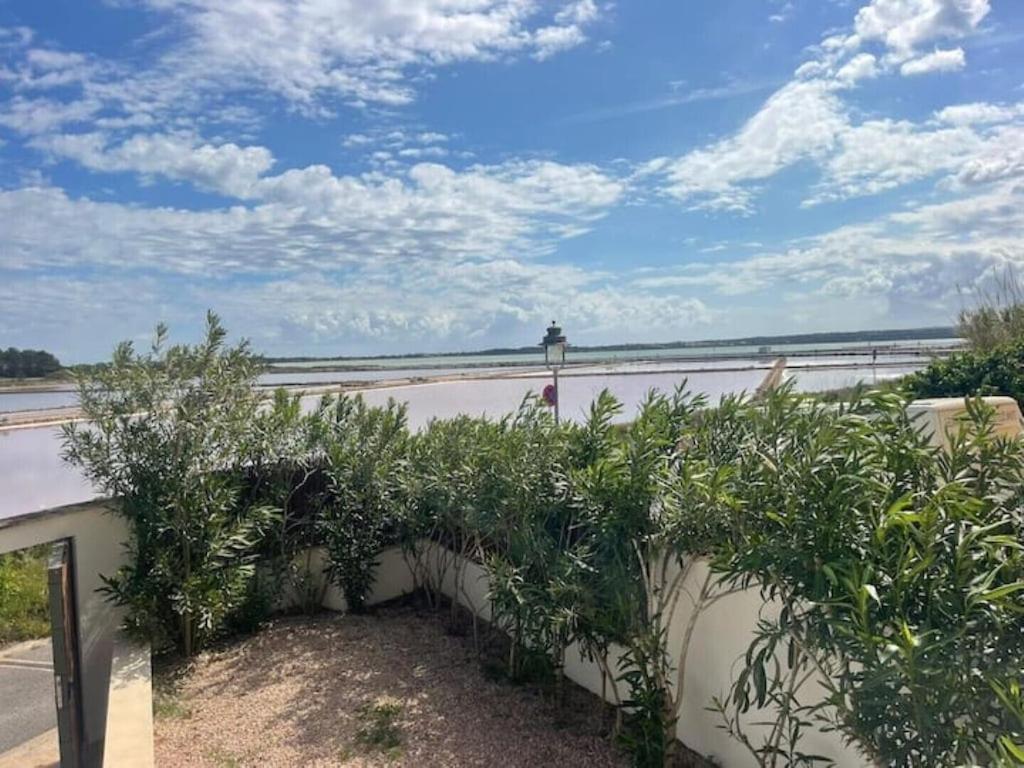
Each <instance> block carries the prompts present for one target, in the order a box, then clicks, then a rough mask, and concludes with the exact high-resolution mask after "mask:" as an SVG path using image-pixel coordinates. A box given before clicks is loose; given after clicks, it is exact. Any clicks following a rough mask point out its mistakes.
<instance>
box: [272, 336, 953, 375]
mask: <svg viewBox="0 0 1024 768" xmlns="http://www.w3.org/2000/svg"><path fill="white" fill-rule="evenodd" d="M962 343H963V340H962V339H928V340H923V341H917V340H912V339H911V340H907V341H899V342H888V341H887V342H861V341H858V342H846V343H839V344H778V345H775V346H772V347H769V350H770V352H769V354H771V355H796V354H811V353H816V352H825V353H828V352H856V351H862V352H865V353H866V354H868V355H870V354H871V350H873V349H877V350H879V354H881V352H882V350H887V349H899V350H914V349H919V350H926V349H927V348H929V347H953V346H958V345H960V344H962ZM759 354H762V353H761V347H759V346H755V345H749V346H735V347H733V346H720V347H700V348H674V349H652V348H641V349H631V350H628V351H618V352H608V351H598V352H574V351H573V350H572V347H570V348H569V352H568V355H567V356H568V360H569V362H571V363H572V362H607V361H619V360H652V359H653V360H657V359H659V358H680V359H684V358H692V359H695V360H696V359H701V358H709V357H720V356H729V357H745V356H751V355H759ZM541 358H542V353H541V351H540V349H539V348H538V350H537V352H535V353H520V354H512V355H471V354H466V355H452V356H434V357H426V356H425V357H417V358H412V359H410V358H399V359H391V360H388V359H374V358H348V359H345V358H339V359H336V360H317V361H312V362H307V363H287V364H286V365H288V366H290V367H296V368H313V367H316V366H323V365H344V366H350V367H353V368H408V367H409V366H410V364H414V365H416V366H418V367H424V368H427V367H434V366H442V367H450V366H453V365H457V364H461V365H530V364H534V363H536V362H537V361H538V360H540V359H541Z"/></svg>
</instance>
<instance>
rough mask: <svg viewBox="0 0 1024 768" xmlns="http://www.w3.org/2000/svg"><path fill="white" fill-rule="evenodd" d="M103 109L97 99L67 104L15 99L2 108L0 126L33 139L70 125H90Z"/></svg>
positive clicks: (0, 108) (16, 97) (43, 99)
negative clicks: (38, 135)
mask: <svg viewBox="0 0 1024 768" xmlns="http://www.w3.org/2000/svg"><path fill="white" fill-rule="evenodd" d="M101 107H102V105H101V103H100V102H99V101H97V100H95V99H77V100H72V101H66V102H65V101H57V100H54V99H47V98H31V99H30V98H24V97H22V96H15V97H14V98H13V99H11V100H10V101H8V102H7V103H6V104H4V105H3V106H2V107H0V125H3V126H6V127H7V128H10V129H12V130H15V131H17V132H18V133H23V134H28V135H30V136H31V135H35V134H40V133H47V132H49V131H54V130H57V129H59V128H61V127H63V126H65V125H69V124H81V123H86V122H89V121H91V120H93V119H94V118H95V116H96V114H97V113H98V112H99V111H100V109H101Z"/></svg>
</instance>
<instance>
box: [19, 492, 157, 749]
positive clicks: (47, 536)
mask: <svg viewBox="0 0 1024 768" xmlns="http://www.w3.org/2000/svg"><path fill="white" fill-rule="evenodd" d="M61 539H70V540H71V541H72V546H73V550H74V565H75V569H74V579H75V601H76V606H75V607H76V609H77V612H78V639H79V645H80V650H81V664H82V669H81V691H82V721H83V722H82V726H83V732H84V733H83V736H84V755H83V758H84V760H83V763H84V766H85V768H93V767H94V766H96V767H98V766H127V765H131V766H133V767H134V766H138V767H139V768H146V766H151V765H153V723H152V695H151V688H150V664H149V649H148V648H144V647H139V646H137V645H133V644H131V643H129V642H128V641H127V640H126V639H125V638H124V636H123V634H122V633H121V632H120V630H119V627H120V626H121V622H122V618H123V613H122V611H121V610H120V609H119V608H117V607H116V606H114V605H113V604H111V603H110V602H109V601H108V600H107V599H106V598H105V597H104V596H103V595H102V594H100V593H98V592H97V591H96V590H97V589H98V588H99V587H101V586H102V584H103V582H102V580H101V579H100V574H110V573H113V572H114V571H116V570H117V569H118V568H119V567H120V566H121V565H122V564H123V563H124V557H125V551H124V542H125V541H127V540H128V529H127V527H126V526H125V523H124V521H123V520H122V519H121V518H120V517H117V516H116V515H113V514H110V512H109V511H108V508H107V506H106V505H105V504H104V503H103V502H93V503H89V504H76V505H72V506H68V507H59V508H57V509H52V510H47V511H45V512H36V513H32V514H28V515H23V516H21V517H16V518H10V519H4V520H0V554H3V553H6V552H13V551H15V550H19V549H25V548H26V547H33V546H35V545H37V544H49V543H51V542H54V541H58V540H61ZM127 754H130V755H131V760H130V761H128V762H126V761H124V760H123V758H124V756H125V755H127Z"/></svg>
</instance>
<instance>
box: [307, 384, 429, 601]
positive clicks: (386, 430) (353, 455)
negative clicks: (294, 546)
mask: <svg viewBox="0 0 1024 768" xmlns="http://www.w3.org/2000/svg"><path fill="white" fill-rule="evenodd" d="M319 412H320V413H321V414H322V417H323V419H324V422H323V424H324V431H323V435H322V438H323V456H324V459H323V462H324V463H323V471H324V474H325V476H326V478H327V489H326V492H325V493H324V494H323V496H322V498H321V500H320V507H319V517H318V527H319V532H320V535H321V536H322V537H323V543H324V546H325V547H326V549H327V573H328V576H329V578H330V579H331V580H332V581H333V582H335V583H336V584H337V585H338V586H339V587H340V588H341V589H342V591H343V592H344V594H345V601H346V603H347V604H348V607H349V610H352V611H354V612H360V611H362V610H363V609H364V607H365V605H366V599H367V597H368V596H369V594H370V591H371V589H372V588H373V579H374V573H373V571H374V568H375V567H376V565H377V560H376V558H377V553H378V552H380V550H381V549H382V548H383V547H384V546H386V545H387V544H391V543H394V542H395V541H396V540H397V533H396V529H397V526H398V519H399V516H400V513H399V512H398V511H397V510H398V507H399V506H400V505H401V498H402V496H401V492H402V487H403V486H402V474H403V472H404V468H405V465H406V455H407V450H406V445H407V442H408V437H409V433H408V430H407V429H406V415H405V412H406V409H405V406H404V405H398V404H397V403H395V402H394V401H393V400H389V401H388V404H387V405H386V406H384V407H383V408H372V407H369V406H367V405H366V403H365V402H364V401H363V399H362V397H359V396H356V397H346V396H344V395H342V396H340V397H338V398H337V399H334V400H332V399H331V398H329V397H327V398H325V399H324V400H323V401H322V402H321V407H320V411H319Z"/></svg>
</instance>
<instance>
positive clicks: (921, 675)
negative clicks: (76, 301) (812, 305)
mask: <svg viewBox="0 0 1024 768" xmlns="http://www.w3.org/2000/svg"><path fill="white" fill-rule="evenodd" d="M1007 364H1008V363H1007ZM257 371H258V365H257V363H256V361H255V360H254V359H253V358H252V357H251V355H250V354H249V353H248V350H247V348H246V347H245V346H244V345H242V346H238V347H233V348H227V347H225V345H224V334H223V331H222V329H221V328H220V326H219V324H218V323H216V321H215V318H211V323H210V329H209V334H208V338H207V340H206V342H204V343H203V344H200V345H198V346H196V347H173V348H170V349H165V348H164V347H163V346H162V334H161V335H160V337H159V341H158V344H157V346H156V348H155V349H154V351H153V352H152V353H151V354H149V355H142V356H140V355H137V354H136V353H135V352H134V351H133V350H132V348H131V347H130V345H125V346H122V347H121V348H119V349H118V352H117V353H116V354H115V357H114V361H113V363H112V364H111V365H110V366H106V367H103V368H102V369H99V370H98V371H97V372H90V373H89V374H87V375H85V376H84V377H83V378H82V380H81V382H80V390H81V397H82V403H83V408H84V409H85V411H86V414H87V415H88V416H89V418H90V420H91V421H92V424H91V425H90V426H89V427H69V428H68V429H67V430H66V432H65V447H66V456H67V458H68V459H69V460H70V461H73V462H75V463H77V464H79V465H81V466H82V467H83V468H84V469H85V470H86V473H87V475H88V476H89V477H90V478H92V479H93V480H94V482H96V483H97V484H98V485H99V487H101V488H102V489H103V490H104V491H106V492H107V493H109V494H110V495H112V496H115V497H117V499H118V501H117V510H118V513H119V514H122V515H124V516H125V518H126V519H127V520H128V522H129V525H130V529H131V532H132V538H131V541H130V542H129V544H130V555H131V557H130V562H129V564H128V565H127V566H126V567H125V568H123V569H122V570H121V571H119V572H118V573H116V574H111V575H108V576H107V584H108V591H109V596H110V597H111V599H114V600H116V601H117V602H119V603H121V604H123V605H125V606H126V607H127V609H128V622H129V626H130V627H132V628H134V629H135V630H136V631H138V632H140V633H141V634H143V635H145V636H147V637H149V638H150V639H151V641H153V642H154V643H155V644H157V645H162V646H171V647H175V648H177V649H178V650H180V651H182V652H185V653H191V652H194V651H195V650H196V649H197V648H199V647H201V646H202V644H203V643H205V642H208V641H209V640H210V639H211V638H212V637H215V636H216V635H217V634H218V633H219V632H222V631H225V628H226V627H228V626H229V625H230V624H231V620H232V618H231V617H233V616H234V617H237V616H238V615H239V612H240V611H243V612H244V611H245V610H246V609H247V606H248V607H251V606H252V604H253V602H254V600H255V598H254V597H253V596H254V595H256V596H258V595H260V594H262V593H261V592H260V589H263V588H265V587H266V584H263V585H262V586H261V585H260V584H257V583H256V580H257V579H258V578H259V574H260V572H261V569H260V568H257V563H258V562H259V563H262V564H263V565H272V564H276V567H277V569H278V570H279V571H283V572H284V573H285V575H286V577H287V574H288V573H290V572H291V571H290V568H291V564H292V562H293V560H294V559H295V556H296V555H298V554H300V553H302V552H303V551H307V550H308V549H309V548H310V547H313V546H322V547H324V549H325V551H326V553H327V574H328V576H329V577H330V579H331V580H333V581H334V582H335V583H336V584H338V585H339V586H340V587H341V589H342V590H343V591H344V593H345V596H346V598H347V601H348V603H349V605H350V607H351V608H352V609H353V610H358V609H360V608H362V607H363V606H364V605H365V600H366V597H367V595H368V594H369V592H370V590H371V589H372V585H373V577H374V576H373V574H374V565H375V561H376V556H377V554H378V552H379V551H380V549H381V548H382V547H384V546H387V545H390V544H400V545H401V546H402V548H403V551H404V554H405V556H406V559H407V562H408V563H409V565H410V568H411V569H412V571H413V573H414V577H415V579H416V582H417V584H418V585H419V586H420V587H421V588H422V591H423V593H424V594H425V595H426V596H427V599H428V600H429V601H430V602H431V603H432V604H434V605H436V606H440V605H441V602H442V601H441V600H440V596H441V592H442V589H441V586H442V581H444V582H446V583H447V584H448V585H449V588H450V585H454V599H453V600H452V601H451V604H452V611H453V613H452V616H453V619H454V618H455V616H456V613H457V611H458V609H459V607H460V605H462V606H466V607H470V608H480V606H469V605H468V599H469V598H468V594H467V590H466V585H465V580H466V573H465V571H466V563H468V562H476V563H478V564H480V565H481V566H482V567H483V568H484V569H485V571H486V572H487V574H488V577H489V584H490V592H489V595H488V599H489V600H490V603H491V610H492V617H493V623H494V625H495V626H497V627H500V628H501V629H502V630H504V632H505V633H507V635H508V636H509V638H510V640H511V642H510V643H509V656H508V660H507V674H508V676H509V677H510V678H512V679H519V678H522V677H524V676H525V672H526V664H527V662H528V661H531V662H532V661H533V660H538V659H539V660H541V661H542V662H543V666H544V668H546V669H547V670H548V671H549V673H550V675H551V678H552V681H553V683H554V686H553V690H554V692H555V697H556V700H557V699H560V691H561V681H562V680H563V678H564V663H565V652H566V648H567V647H568V646H569V645H570V644H571V643H573V642H576V643H579V645H580V647H581V648H582V649H583V651H584V653H585V654H586V655H587V656H589V657H590V658H591V659H592V660H594V662H595V663H596V664H597V665H598V667H599V668H600V670H601V672H602V677H603V679H604V681H605V685H606V690H607V689H608V688H610V691H611V695H612V697H613V699H614V698H615V697H616V696H618V695H619V692H620V691H621V692H622V693H623V694H624V696H623V700H621V701H618V700H616V703H617V704H618V705H619V706H618V707H617V711H618V717H617V722H616V725H615V732H616V735H617V736H618V737H619V738H620V739H621V740H622V742H623V743H624V744H626V745H627V746H628V747H629V749H630V750H631V752H632V754H633V755H634V758H635V763H636V764H637V765H639V766H662V765H669V764H672V762H673V761H674V760H675V757H676V755H675V753H676V750H677V743H676V741H675V732H676V725H677V721H678V718H679V716H680V712H681V703H682V701H683V700H684V697H685V696H686V695H687V693H686V689H685V683H686V670H687V666H686V665H687V656H688V648H689V644H690V641H691V639H692V637H693V635H694V633H695V630H696V626H697V622H698V621H699V618H700V616H701V615H702V614H703V612H704V611H705V610H707V609H708V608H709V607H711V606H712V605H714V604H715V603H716V602H717V601H719V600H722V599H724V598H726V597H727V596H728V595H730V594H732V593H733V592H736V591H738V590H745V589H758V590H760V591H761V592H762V594H763V596H764V598H765V604H766V605H769V604H770V605H772V606H774V607H775V608H776V609H777V610H765V611H764V614H763V616H762V617H761V619H760V621H759V623H758V625H757V627H756V631H755V633H754V637H753V641H752V643H751V645H750V648H749V652H748V653H747V654H746V655H745V657H744V658H742V659H740V660H739V664H738V666H737V675H736V678H735V680H733V681H731V682H730V683H726V682H725V681H723V695H722V696H720V697H719V698H717V699H715V700H713V701H710V702H706V704H707V705H708V706H709V707H711V708H713V709H715V710H717V711H718V712H719V713H720V715H721V718H722V727H723V728H724V729H726V730H727V731H728V732H729V733H730V734H731V735H732V736H733V737H734V738H736V739H737V740H738V741H739V742H740V743H741V744H743V745H744V746H745V747H747V749H748V750H749V752H750V754H751V758H752V759H753V760H754V761H755V762H756V763H757V764H759V765H762V766H783V765H785V766H793V765H811V764H815V765H818V764H827V762H828V761H827V760H826V759H825V758H824V757H822V756H819V755H815V754H811V753H809V751H808V750H807V749H806V748H805V746H804V745H805V743H806V740H805V739H804V738H803V736H804V735H805V734H806V733H807V732H808V731H809V730H810V729H812V728H825V729H831V730H835V731H837V732H838V733H839V734H840V735H841V736H842V737H843V738H844V739H845V740H846V741H847V742H848V743H849V744H850V745H851V747H852V748H854V749H856V750H858V751H859V752H860V753H861V754H862V755H864V756H865V758H867V759H868V760H869V761H870V762H872V763H873V764H875V765H878V766H883V765H884V766H905V767H907V768H911V767H913V768H918V767H919V766H920V767H921V768H923V767H924V766H946V765H949V766H954V765H992V766H995V765H1013V764H1021V763H1022V762H1024V696H1022V693H1021V677H1022V669H1024V608H1022V605H1024V603H1022V600H1024V545H1022V543H1021V542H1022V541H1024V530H1022V527H1024V523H1022V519H1024V516H1022V512H1021V509H1022V504H1021V502H1022V501H1024V499H1022V488H1024V483H1022V480H1024V453H1022V448H1021V446H1020V444H1018V443H1015V442H1008V441H1006V440H1003V439H1000V438H997V437H995V436H993V434H992V418H993V416H992V413H991V412H990V411H989V410H988V409H986V408H985V407H984V405H983V404H982V403H981V402H980V401H971V406H970V414H969V416H970V418H969V419H968V420H967V421H965V423H964V426H963V429H962V432H961V434H959V435H958V436H957V437H956V439H955V440H954V441H953V446H952V448H951V450H950V451H949V452H946V453H944V452H940V451H938V450H937V449H935V448H932V447H931V446H930V445H929V444H928V443H927V441H926V440H925V439H924V438H923V437H922V436H921V435H920V434H919V433H918V431H917V429H916V427H915V425H914V424H913V423H912V422H911V421H910V420H909V419H908V418H907V416H906V411H905V409H906V405H907V397H906V395H905V394H904V393H901V392H898V391H882V392H874V393H864V392H859V391H858V392H854V393H853V394H852V395H851V397H850V398H849V399H845V400H840V401H838V402H834V403H825V402H823V401H821V400H820V399H817V398H813V397H810V396H804V395H800V394H797V393H795V392H794V391H793V390H792V389H791V388H787V387H783V388H781V389H780V390H778V391H775V392H771V393H768V394H766V395H765V396H764V397H763V398H761V399H758V400H755V399H751V398H746V397H742V396H733V397H726V398H723V399H721V400H720V401H719V402H718V403H717V404H710V403H708V402H706V401H705V400H704V399H703V398H700V397H692V396H690V395H688V394H687V393H686V392H685V389H682V388H681V389H680V390H678V391H676V392H673V393H670V394H659V393H651V395H650V396H649V397H648V398H647V399H646V400H645V401H644V402H643V403H642V405H641V407H640V408H639V410H638V412H637V413H636V414H634V415H633V417H632V420H631V421H628V423H623V417H624V414H623V413H622V406H621V404H619V403H618V402H616V401H615V399H614V398H613V397H611V395H609V394H608V393H602V394H601V395H600V396H599V397H598V398H597V399H596V400H595V402H594V403H593V404H592V406H591V408H590V411H589V413H588V414H587V416H586V418H585V419H584V420H583V421H582V423H580V424H573V423H566V422H563V423H561V424H556V423H555V422H554V420H553V419H552V418H551V415H550V413H549V412H548V411H547V410H546V409H545V408H544V407H543V406H541V405H540V403H538V402H537V401H536V400H535V399H533V398H527V399H526V400H525V401H524V402H523V404H522V406H521V407H520V408H519V409H518V410H517V412H515V413H513V414H511V415H509V416H507V417H504V418H501V419H487V418H472V417H468V416H460V417H457V418H454V419H444V420H435V421H433V422H431V423H430V424H429V425H427V426H426V427H425V428H424V429H423V430H420V431H419V432H417V433H415V434H410V432H409V430H408V427H407V424H406V420H405V412H404V409H403V408H402V407H400V406H398V405H396V404H394V403H389V404H388V405H386V406H383V407H371V406H368V405H366V404H365V403H364V402H363V401H362V400H361V399H359V398H348V397H340V398H336V399H334V398H326V399H324V400H323V401H322V402H321V403H320V405H319V406H318V407H317V408H315V409H313V410H312V411H310V412H308V413H303V412H302V410H301V408H300V407H299V403H298V400H297V399H296V398H295V397H292V396H288V395H285V394H284V393H278V394H277V395H275V396H274V398H272V399H269V398H265V397H264V396H262V395H261V394H259V393H258V392H257V391H254V389H253V386H252V385H253V383H254V380H255V375H256V373H257ZM991 381H992V385H993V386H1003V385H1004V384H1005V383H1006V382H1005V381H1002V380H1000V381H998V382H996V381H995V380H991ZM427 545H429V546H427ZM438 553H440V554H438ZM445 553H447V554H445ZM702 563H708V564H710V569H703V570H701V571H700V572H701V573H705V572H706V575H705V576H703V577H702V579H701V580H700V582H699V583H696V584H694V583H691V581H692V580H688V579H689V577H690V576H691V575H693V574H694V573H696V572H697V571H695V570H694V569H695V568H696V567H697V566H698V565H700V564H702ZM701 567H702V568H703V566H701ZM282 582H283V583H284V584H287V583H288V578H285V579H282ZM684 582H685V583H686V584H688V585H689V587H690V588H688V589H684ZM270 583H271V585H272V586H273V584H274V582H273V581H271V582H270ZM291 586H293V587H294V584H292V585H291ZM321 599H322V596H321ZM264 602H266V601H264ZM680 603H685V604H687V606H688V609H689V610H688V614H687V615H688V619H687V622H686V626H685V627H684V630H683V636H682V638H681V639H679V640H675V641H671V642H676V643H678V645H677V646H675V647H672V646H670V637H669V631H668V628H669V626H670V625H671V624H672V623H673V620H674V617H675V616H676V614H677V612H678V610H679V606H680ZM308 604H309V605H310V606H315V605H318V604H319V602H318V601H317V599H316V596H315V595H313V596H311V597H310V599H309V601H308ZM246 615H247V613H246ZM473 615H474V616H475V613H474V614H473ZM256 623H258V622H252V624H256ZM477 636H478V628H477V627H476V626H475V625H474V637H477ZM616 648H617V649H624V653H623V654H622V656H621V659H620V661H619V662H618V664H617V665H615V664H613V663H612V661H611V659H612V658H613V653H612V651H613V649H616ZM673 659H678V664H677V663H676V662H674V661H673ZM613 681H616V682H618V683H619V685H618V686H616V685H610V684H611V683H612V682H613ZM752 722H760V723H767V728H766V729H764V730H757V731H755V730H753V729H751V728H750V725H751V723H752Z"/></svg>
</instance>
